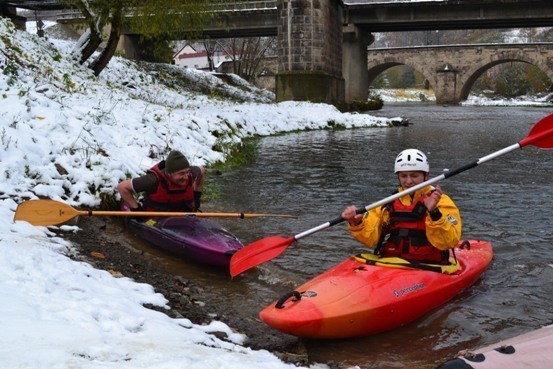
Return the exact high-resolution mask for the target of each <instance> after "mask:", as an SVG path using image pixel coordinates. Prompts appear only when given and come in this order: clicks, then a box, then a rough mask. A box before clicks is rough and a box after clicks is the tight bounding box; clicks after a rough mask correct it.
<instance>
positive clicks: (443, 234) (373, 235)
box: [348, 186, 463, 250]
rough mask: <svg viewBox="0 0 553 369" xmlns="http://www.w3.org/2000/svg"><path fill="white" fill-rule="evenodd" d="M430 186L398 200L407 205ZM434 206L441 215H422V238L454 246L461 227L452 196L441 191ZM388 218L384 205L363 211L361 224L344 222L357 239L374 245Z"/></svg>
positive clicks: (440, 245) (442, 247)
mask: <svg viewBox="0 0 553 369" xmlns="http://www.w3.org/2000/svg"><path fill="white" fill-rule="evenodd" d="M431 190H432V186H427V187H425V188H423V189H420V190H418V191H415V193H413V194H408V195H405V196H402V197H400V198H399V200H400V201H401V203H402V204H404V205H406V206H408V205H411V203H412V202H413V200H417V199H418V198H419V197H420V196H423V194H429V193H430V191H431ZM399 191H403V188H402V187H400V188H399ZM411 195H413V197H411ZM437 207H438V209H440V212H441V213H442V217H441V218H440V219H438V220H436V221H433V220H432V219H431V218H430V215H428V216H427V217H426V238H428V241H429V242H430V243H431V244H432V245H433V246H434V247H436V248H437V249H439V250H449V249H451V248H453V247H455V245H457V243H459V240H460V239H461V230H462V227H463V226H462V223H461V215H460V214H459V209H458V208H457V206H455V204H454V203H453V200H451V198H450V197H449V196H447V195H445V194H443V195H442V196H441V198H440V201H439V202H438V206H437ZM389 221H390V216H389V214H388V210H386V207H378V208H375V209H371V210H369V212H367V213H365V216H364V217H363V221H362V223H361V224H359V225H355V226H352V225H349V224H348V229H349V232H350V233H351V235H352V236H353V237H354V238H355V239H356V240H357V241H359V242H361V243H362V244H364V245H366V246H369V247H375V246H376V245H377V244H378V241H379V240H380V236H381V233H382V228H383V225H386V224H388V222H389Z"/></svg>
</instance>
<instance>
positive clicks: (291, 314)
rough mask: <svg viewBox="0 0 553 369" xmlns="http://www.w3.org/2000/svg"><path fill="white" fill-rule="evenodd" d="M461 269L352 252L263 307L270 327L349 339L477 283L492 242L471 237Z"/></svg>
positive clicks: (459, 253) (408, 317)
mask: <svg viewBox="0 0 553 369" xmlns="http://www.w3.org/2000/svg"><path fill="white" fill-rule="evenodd" d="M469 244H470V246H469V247H463V248H462V247H461V246H460V245H458V246H457V247H456V250H455V254H456V257H457V260H458V262H459V263H460V269H459V270H458V271H457V272H456V273H453V274H442V273H439V272H435V271H424V270H420V269H406V268H395V267H389V266H378V265H367V264H364V263H361V262H359V261H358V260H356V259H355V258H354V257H350V258H348V259H346V260H345V261H343V262H342V263H340V264H338V265H337V266H335V267H333V268H331V269H330V270H328V271H327V272H325V273H323V274H321V275H319V276H317V277H315V278H313V279H312V280H310V281H308V282H307V283H305V284H304V285H302V286H300V287H299V288H298V289H297V290H296V291H293V292H292V293H290V294H289V295H287V296H283V298H281V299H280V300H279V301H277V302H276V303H275V304H272V305H270V306H268V307H267V308H265V309H264V310H262V311H261V312H260V317H261V319H262V320H263V321H264V322H265V323H266V324H268V325H269V326H271V327H273V328H275V329H277V330H280V331H282V332H284V333H288V334H292V335H295V336H298V337H305V338H350V337H359V336H364V335H368V334H373V333H378V332H382V331H386V330H390V329H393V328H396V327H399V326H401V325H404V324H407V323H409V322H411V321H413V320H415V319H416V318H418V317H420V316H422V315H424V314H426V313H427V312H429V311H430V310H432V309H434V308H436V307H438V306H440V305H442V304H444V303H445V302H446V301H448V300H450V299H451V298H453V297H454V296H456V295H457V294H458V293H459V292H461V291H462V290H464V289H465V288H467V287H468V286H470V285H471V284H473V283H474V282H475V281H476V280H477V279H478V278H479V277H480V275H481V274H482V273H483V272H484V270H485V269H486V268H487V266H488V264H489V263H490V261H491V259H492V255H493V252H492V248H491V245H490V243H488V242H482V241H469Z"/></svg>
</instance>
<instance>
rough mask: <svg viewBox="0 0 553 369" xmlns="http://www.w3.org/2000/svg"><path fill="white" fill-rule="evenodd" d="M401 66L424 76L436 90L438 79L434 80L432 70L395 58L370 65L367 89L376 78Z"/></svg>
mask: <svg viewBox="0 0 553 369" xmlns="http://www.w3.org/2000/svg"><path fill="white" fill-rule="evenodd" d="M400 65H405V66H408V67H411V68H413V69H414V70H416V71H417V72H419V73H420V74H422V75H423V77H424V78H425V79H426V80H427V81H428V83H429V85H430V87H432V89H433V88H434V86H435V84H436V79H435V78H434V73H433V72H432V70H430V69H428V68H427V67H425V66H423V65H413V63H412V62H411V61H408V60H399V59H397V60H394V59H393V58H388V60H387V61H386V62H384V63H382V64H378V63H373V64H372V65H368V66H367V68H368V81H367V82H368V84H367V87H369V86H370V85H371V84H372V83H373V82H374V80H375V79H376V77H378V76H379V75H380V74H382V73H384V72H385V71H386V70H388V69H390V68H393V67H397V66H400Z"/></svg>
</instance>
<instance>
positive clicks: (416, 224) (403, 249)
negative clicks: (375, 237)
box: [375, 197, 449, 264]
mask: <svg viewBox="0 0 553 369" xmlns="http://www.w3.org/2000/svg"><path fill="white" fill-rule="evenodd" d="M387 209H388V213H389V214H390V224H389V226H388V227H386V229H383V232H382V237H381V238H380V241H379V245H378V246H377V248H376V250H375V253H378V255H380V256H397V257H401V258H404V259H408V260H415V261H419V262H425V263H434V264H448V262H449V251H442V250H439V249H437V248H435V247H434V246H432V244H431V243H430V241H428V238H426V216H427V215H426V212H427V210H426V206H425V205H424V202H423V199H422V197H421V198H419V199H417V200H416V201H413V203H411V205H403V204H402V203H401V201H400V200H399V199H397V200H395V201H394V202H393V203H392V204H389V205H388V206H387Z"/></svg>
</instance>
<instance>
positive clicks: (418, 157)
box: [394, 149, 430, 173]
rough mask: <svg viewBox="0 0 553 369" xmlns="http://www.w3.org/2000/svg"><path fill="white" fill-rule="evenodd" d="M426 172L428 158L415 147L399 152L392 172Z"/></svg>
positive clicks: (428, 169) (427, 170) (428, 168)
mask: <svg viewBox="0 0 553 369" xmlns="http://www.w3.org/2000/svg"><path fill="white" fill-rule="evenodd" d="M418 171H421V172H426V173H428V172H429V171H430V166H429V165H428V159H426V155H424V154H423V152H422V151H420V150H417V149H407V150H403V151H402V152H400V153H399V155H398V156H397V158H396V163H395V165H394V172H395V173H397V172H418Z"/></svg>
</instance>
